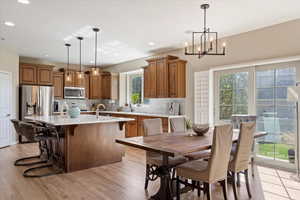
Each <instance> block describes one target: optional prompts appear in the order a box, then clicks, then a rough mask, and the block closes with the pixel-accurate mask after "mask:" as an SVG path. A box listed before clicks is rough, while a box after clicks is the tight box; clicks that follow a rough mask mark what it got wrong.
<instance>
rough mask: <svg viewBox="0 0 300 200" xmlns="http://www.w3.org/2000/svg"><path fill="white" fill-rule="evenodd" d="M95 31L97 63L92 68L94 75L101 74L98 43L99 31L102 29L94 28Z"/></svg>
mask: <svg viewBox="0 0 300 200" xmlns="http://www.w3.org/2000/svg"><path fill="white" fill-rule="evenodd" d="M93 31H94V32H95V63H94V64H95V65H94V67H93V68H92V72H93V75H98V74H99V68H98V67H97V45H98V32H99V31H100V29H99V28H93Z"/></svg>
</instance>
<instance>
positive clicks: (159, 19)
mask: <svg viewBox="0 0 300 200" xmlns="http://www.w3.org/2000/svg"><path fill="white" fill-rule="evenodd" d="M30 2H31V3H30V4H29V5H24V4H20V3H18V2H17V0H0V5H1V6H0V38H3V39H4V40H3V39H2V40H0V46H6V47H8V48H11V49H13V50H15V51H17V52H18V53H19V55H20V56H27V57H35V58H41V59H46V60H49V61H54V62H66V47H65V46H64V43H65V41H67V42H69V43H71V45H72V47H71V52H70V53H71V63H79V41H78V40H77V39H74V35H80V36H83V37H85V39H84V41H83V61H84V64H90V63H91V62H92V61H93V60H94V34H93V32H92V30H91V29H92V27H99V28H100V29H101V33H100V38H101V39H100V41H99V46H100V47H99V49H98V53H99V54H98V55H99V57H100V58H99V61H100V64H102V65H111V64H117V63H121V62H125V61H128V60H133V59H137V58H140V57H146V56H149V55H151V54H153V53H156V52H159V51H164V50H171V49H175V48H179V47H181V46H183V43H184V41H187V40H189V39H190V38H191V35H190V33H189V32H190V31H191V30H202V26H203V13H202V11H201V10H200V4H202V3H204V2H209V3H210V4H211V7H210V8H209V10H208V13H207V17H208V27H210V28H211V30H213V31H218V32H219V34H220V35H221V36H228V35H233V34H237V33H242V32H246V31H250V30H254V29H258V28H261V27H266V26H270V25H273V24H278V23H281V22H285V21H289V20H293V19H297V18H300V12H299V10H300V1H295V0H288V1H282V0H264V1H262V0H242V1H241V0H218V1H217V0H214V1H213V0H211V1H201V0H109V1H108V0H76V1H74V0H42V1H41V0H30ZM283 2H284V3H285V4H284V5H283ZM5 21H11V22H14V23H15V27H8V26H5V25H4V22H5ZM64 40H65V41H64ZM149 42H153V43H155V44H154V45H149ZM228 48H230V47H228Z"/></svg>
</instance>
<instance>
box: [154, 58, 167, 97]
mask: <svg viewBox="0 0 300 200" xmlns="http://www.w3.org/2000/svg"><path fill="white" fill-rule="evenodd" d="M168 85H169V79H168V65H167V62H166V59H159V60H157V61H156V97H158V98H167V97H168V96H169V92H168V91H169V86H168Z"/></svg>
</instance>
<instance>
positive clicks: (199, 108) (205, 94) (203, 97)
mask: <svg viewBox="0 0 300 200" xmlns="http://www.w3.org/2000/svg"><path fill="white" fill-rule="evenodd" d="M194 75H195V79H194V80H195V82H194V86H195V87H194V88H195V92H194V98H195V99H194V104H195V112H194V119H195V123H197V124H208V123H209V71H202V72H195V74H194Z"/></svg>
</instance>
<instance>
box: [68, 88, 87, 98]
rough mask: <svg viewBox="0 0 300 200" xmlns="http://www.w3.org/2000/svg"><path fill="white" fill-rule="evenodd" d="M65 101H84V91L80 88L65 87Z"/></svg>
mask: <svg viewBox="0 0 300 200" xmlns="http://www.w3.org/2000/svg"><path fill="white" fill-rule="evenodd" d="M64 98H65V99H85V89H84V88H80V87H65V88H64Z"/></svg>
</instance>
